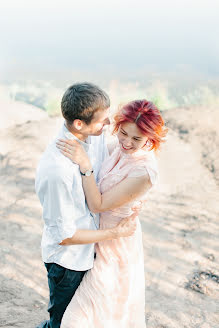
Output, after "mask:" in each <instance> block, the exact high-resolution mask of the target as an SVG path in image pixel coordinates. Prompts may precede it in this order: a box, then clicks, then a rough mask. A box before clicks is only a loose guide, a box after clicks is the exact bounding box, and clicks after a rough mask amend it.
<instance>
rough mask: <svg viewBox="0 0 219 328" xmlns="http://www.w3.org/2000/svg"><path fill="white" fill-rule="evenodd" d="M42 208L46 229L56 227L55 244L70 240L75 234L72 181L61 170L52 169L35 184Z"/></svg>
mask: <svg viewBox="0 0 219 328" xmlns="http://www.w3.org/2000/svg"><path fill="white" fill-rule="evenodd" d="M36 191H37V194H38V196H39V199H40V202H41V204H42V206H43V219H44V221H45V225H47V226H48V227H56V228H57V229H56V231H57V236H54V237H56V239H57V242H61V241H62V240H63V239H66V238H70V237H72V236H73V235H74V233H75V232H76V225H75V219H76V217H75V216H76V215H77V213H76V212H77V210H76V209H75V205H74V200H73V196H72V179H71V178H69V177H68V176H67V175H65V174H64V172H63V170H59V169H57V168H56V169H52V170H50V171H49V172H48V173H47V174H46V175H45V176H44V178H43V179H42V178H41V179H40V181H39V182H38V183H37V184H36Z"/></svg>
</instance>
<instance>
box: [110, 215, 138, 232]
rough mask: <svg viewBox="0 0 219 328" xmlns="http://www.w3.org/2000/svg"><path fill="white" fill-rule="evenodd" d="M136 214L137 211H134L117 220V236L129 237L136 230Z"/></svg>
mask: <svg viewBox="0 0 219 328" xmlns="http://www.w3.org/2000/svg"><path fill="white" fill-rule="evenodd" d="M137 215H138V211H135V212H134V213H133V214H132V215H130V216H128V217H127V218H124V219H123V220H121V221H120V222H119V224H118V225H117V226H116V228H115V230H116V234H117V237H118V238H120V237H129V236H131V235H133V234H134V232H135V230H136V220H135V219H136V217H137Z"/></svg>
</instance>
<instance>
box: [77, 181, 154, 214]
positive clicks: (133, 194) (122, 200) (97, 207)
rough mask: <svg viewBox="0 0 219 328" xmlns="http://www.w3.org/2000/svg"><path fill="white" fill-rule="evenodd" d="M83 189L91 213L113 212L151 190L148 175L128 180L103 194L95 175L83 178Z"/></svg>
mask: <svg viewBox="0 0 219 328" xmlns="http://www.w3.org/2000/svg"><path fill="white" fill-rule="evenodd" d="M82 181H83V189H84V193H85V196H86V200H87V203H88V207H89V209H90V211H91V212H94V213H100V212H105V211H109V210H113V209H115V208H117V207H120V206H122V205H124V204H126V203H129V202H131V201H133V200H135V199H136V198H137V197H139V196H141V195H143V194H144V193H145V192H146V191H147V190H148V189H150V188H151V181H150V178H149V176H148V175H145V176H142V177H137V178H126V179H125V180H123V181H122V182H120V183H119V184H117V185H116V186H114V187H113V188H111V189H110V190H109V191H107V192H105V193H104V194H101V193H100V192H99V189H98V188H97V186H96V182H95V179H94V177H93V175H91V176H89V177H86V176H83V177H82Z"/></svg>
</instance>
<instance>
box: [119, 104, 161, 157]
mask: <svg viewBox="0 0 219 328" xmlns="http://www.w3.org/2000/svg"><path fill="white" fill-rule="evenodd" d="M126 122H130V123H135V124H136V125H137V127H138V128H139V130H141V132H142V133H143V134H144V135H146V136H147V137H148V138H149V140H150V142H151V143H152V146H151V149H154V150H155V151H156V150H158V149H159V147H160V144H161V142H163V141H164V137H165V136H166V134H167V128H165V127H164V120H163V118H162V116H161V113H160V111H159V109H158V108H157V107H156V106H155V105H154V104H153V103H152V102H150V101H147V100H135V101H131V102H130V103H128V104H126V105H124V106H122V107H121V108H119V110H118V112H117V113H116V115H115V117H114V129H113V133H116V132H117V131H118V129H119V127H120V125H121V124H122V123H126Z"/></svg>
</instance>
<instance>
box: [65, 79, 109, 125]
mask: <svg viewBox="0 0 219 328" xmlns="http://www.w3.org/2000/svg"><path fill="white" fill-rule="evenodd" d="M109 106H110V99H109V96H108V95H107V94H106V92H104V91H103V90H102V89H100V88H99V87H98V86H96V85H95V84H92V83H87V82H85V83H76V84H73V85H71V86H70V87H69V88H68V89H67V90H66V92H65V93H64V95H63V97H62V101H61V110H62V115H63V117H64V118H65V119H66V121H67V123H68V124H72V123H73V121H74V120H75V119H79V120H82V121H84V122H85V123H86V124H89V123H90V122H91V120H92V118H93V116H94V113H95V112H96V111H98V110H100V109H106V108H108V107H109Z"/></svg>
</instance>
